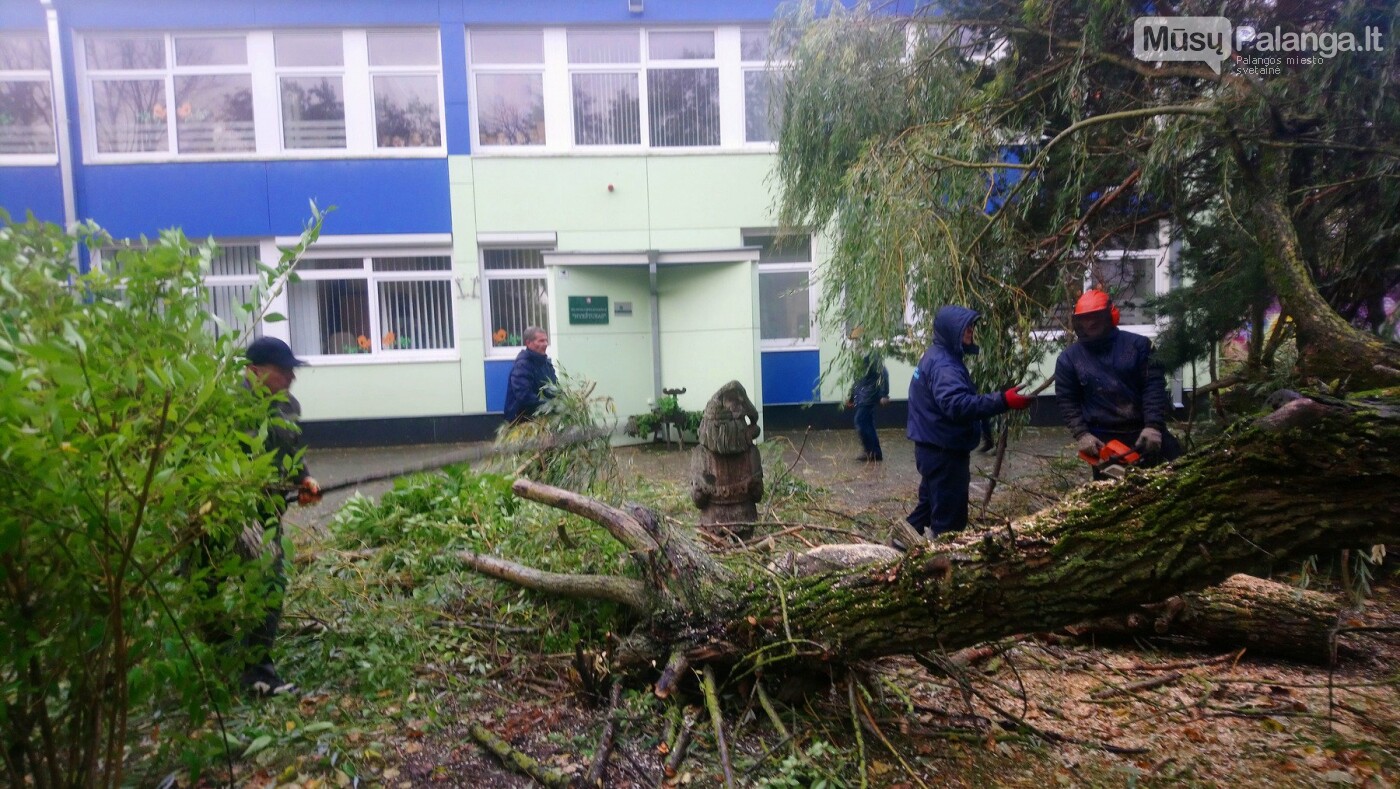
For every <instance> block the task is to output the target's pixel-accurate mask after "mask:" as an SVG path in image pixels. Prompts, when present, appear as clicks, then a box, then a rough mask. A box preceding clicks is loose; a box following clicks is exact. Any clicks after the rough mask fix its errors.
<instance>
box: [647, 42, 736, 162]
mask: <svg viewBox="0 0 1400 789" xmlns="http://www.w3.org/2000/svg"><path fill="white" fill-rule="evenodd" d="M647 55H648V62H649V63H650V64H651V66H652V67H651V68H648V69H647V120H648V121H649V124H648V125H649V126H650V131H651V135H650V136H651V145H652V147H653V148H672V147H693V146H701V145H719V69H718V68H716V67H715V34H714V31H712V30H698V31H685V32H656V31H653V32H650V33H648V34H647Z"/></svg>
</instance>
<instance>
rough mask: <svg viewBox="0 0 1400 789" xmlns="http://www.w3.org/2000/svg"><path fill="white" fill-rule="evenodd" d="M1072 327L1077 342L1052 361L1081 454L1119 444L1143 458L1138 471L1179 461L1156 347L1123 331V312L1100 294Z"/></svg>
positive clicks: (1080, 309)
mask: <svg viewBox="0 0 1400 789" xmlns="http://www.w3.org/2000/svg"><path fill="white" fill-rule="evenodd" d="M1073 325H1074V334H1075V337H1076V338H1077V341H1076V342H1075V343H1074V344H1072V345H1070V346H1069V347H1068V348H1066V349H1065V350H1064V351H1063V352H1061V353H1060V357H1059V358H1058V359H1057V360H1055V399H1056V401H1057V402H1058V404H1059V407H1060V417H1061V418H1062V419H1063V420H1064V422H1065V425H1066V426H1067V427H1068V428H1069V431H1070V433H1072V434H1073V435H1074V439H1075V442H1076V443H1077V444H1078V449H1079V451H1081V452H1086V453H1089V454H1091V455H1094V456H1097V455H1098V454H1099V451H1100V450H1101V449H1103V446H1104V444H1105V443H1106V442H1109V441H1113V440H1118V441H1121V442H1123V443H1124V444H1126V445H1128V446H1132V447H1134V448H1136V449H1137V450H1138V452H1140V453H1141V454H1142V458H1143V462H1142V463H1141V464H1140V465H1153V464H1155V463H1158V462H1160V461H1162V460H1171V459H1173V458H1175V457H1177V456H1178V455H1180V454H1181V445H1180V444H1179V443H1178V442H1177V440H1176V438H1175V437H1173V436H1172V435H1171V433H1169V432H1167V413H1168V411H1169V410H1170V404H1171V400H1170V398H1169V396H1168V394H1167V379H1166V371H1165V370H1164V369H1163V368H1162V365H1161V364H1160V363H1159V362H1158V361H1157V358H1156V355H1155V354H1154V353H1153V352H1152V341H1151V340H1149V339H1147V338H1146V337H1142V336H1140V335H1137V334H1133V333H1131V332H1126V331H1121V330H1120V329H1119V328H1118V308H1117V307H1115V306H1113V303H1112V301H1111V300H1110V299H1109V297H1108V294H1107V293H1104V292H1103V291H1101V290H1098V289H1097V288H1091V289H1089V290H1086V291H1084V295H1082V296H1080V297H1079V300H1078V301H1077V302H1076V303H1075V305H1074V318H1073ZM1095 476H1096V478H1097V472H1096V474H1095Z"/></svg>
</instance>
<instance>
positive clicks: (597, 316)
mask: <svg viewBox="0 0 1400 789" xmlns="http://www.w3.org/2000/svg"><path fill="white" fill-rule="evenodd" d="M607 322H608V297H607V296H570V297H569V323H571V324H573V323H585V324H587V323H607Z"/></svg>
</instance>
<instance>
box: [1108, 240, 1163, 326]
mask: <svg viewBox="0 0 1400 789" xmlns="http://www.w3.org/2000/svg"><path fill="white" fill-rule="evenodd" d="M1094 278H1095V281H1096V282H1097V283H1098V284H1099V286H1100V287H1102V288H1103V289H1104V290H1106V291H1108V293H1109V295H1110V296H1112V297H1113V303H1114V304H1116V305H1118V309H1119V311H1120V312H1121V313H1122V315H1121V320H1120V322H1121V323H1123V324H1126V325H1133V324H1145V323H1152V321H1153V319H1154V318H1155V317H1156V315H1155V313H1154V312H1153V310H1150V309H1148V308H1147V300H1148V299H1151V298H1153V297H1155V296H1156V295H1157V256H1156V255H1151V256H1140V257H1136V256H1135V257H1127V256H1125V257H1123V258H1120V259H1116V260H1115V259H1110V260H1100V261H1098V262H1097V263H1096V264H1095V265H1094Z"/></svg>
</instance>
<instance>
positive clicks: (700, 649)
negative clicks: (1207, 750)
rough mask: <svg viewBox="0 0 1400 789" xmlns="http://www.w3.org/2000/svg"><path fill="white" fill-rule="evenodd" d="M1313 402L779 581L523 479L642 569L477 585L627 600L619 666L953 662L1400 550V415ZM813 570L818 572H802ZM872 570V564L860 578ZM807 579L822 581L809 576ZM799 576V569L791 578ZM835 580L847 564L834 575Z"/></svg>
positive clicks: (492, 569) (797, 561)
mask: <svg viewBox="0 0 1400 789" xmlns="http://www.w3.org/2000/svg"><path fill="white" fill-rule="evenodd" d="M1386 394H1387V397H1388V399H1382V400H1368V401H1336V400H1326V401H1324V400H1323V399H1321V398H1318V399H1308V398H1298V399H1295V400H1293V401H1292V402H1289V403H1288V404H1287V405H1285V406H1284V407H1283V408H1281V409H1280V410H1278V411H1276V412H1275V413H1273V414H1271V415H1269V416H1267V417H1264V418H1262V419H1260V420H1257V421H1256V422H1255V423H1253V424H1251V425H1247V426H1241V427H1238V428H1236V429H1234V430H1233V431H1232V432H1231V433H1230V434H1229V435H1228V436H1227V437H1226V438H1225V439H1223V440H1222V441H1220V442H1219V443H1217V444H1216V445H1214V446H1212V447H1208V448H1207V449H1206V450H1205V451H1203V452H1201V453H1198V454H1195V455H1192V456H1188V457H1186V458H1183V459H1181V460H1179V461H1177V462H1175V463H1173V464H1171V465H1170V466H1168V467H1163V468H1159V469H1155V470H1151V471H1145V472H1133V473H1130V474H1129V475H1128V477H1127V478H1126V479H1125V480H1124V481H1122V482H1119V483H1116V484H1111V485H1109V484H1099V485H1093V486H1088V487H1086V488H1084V489H1081V490H1080V491H1078V492H1076V493H1075V494H1073V495H1072V496H1071V497H1069V498H1068V499H1067V500H1066V501H1064V502H1062V503H1061V504H1058V505H1056V506H1054V507H1052V508H1050V509H1047V510H1045V511H1042V512H1040V513H1037V514H1036V515H1033V516H1031V517H1029V518H1026V519H1023V520H1021V521H1019V522H1017V523H1015V524H1013V526H1012V527H1011V528H1010V529H999V530H996V531H994V532H986V533H974V534H965V535H962V536H960V537H959V538H958V539H957V540H955V541H954V542H951V543H939V544H936V545H929V546H920V547H918V548H915V549H914V550H911V551H910V552H909V553H908V554H897V553H894V552H893V550H892V549H886V550H885V551H882V550H878V549H872V546H860V549H861V551H862V552H863V553H864V556H863V557H862V558H861V559H860V560H859V561H858V562H855V563H851V564H842V563H841V562H834V563H833V562H831V561H828V560H830V559H833V558H834V557H837V556H839V555H840V554H841V553H842V552H843V551H844V550H846V549H843V548H841V547H838V546H825V547H824V548H822V549H818V550H817V551H813V552H811V553H812V554H813V555H815V554H819V553H820V554H822V555H821V556H820V557H819V558H818V560H817V561H816V562H815V564H814V563H813V556H812V555H808V556H806V557H794V561H792V562H788V563H782V564H781V565H779V566H774V567H766V568H765V567H757V566H743V567H738V566H728V565H725V564H721V563H720V562H719V561H718V560H717V559H715V558H714V557H712V556H710V555H709V554H708V553H707V552H705V550H704V549H703V548H702V547H701V546H700V545H698V543H697V542H696V541H695V540H694V539H693V536H692V535H691V533H690V532H689V531H688V530H684V529H670V528H667V527H665V526H664V525H663V524H660V523H659V522H658V521H657V520H656V519H655V518H654V517H653V516H652V515H651V514H650V513H649V512H648V511H647V510H645V509H643V508H639V507H633V508H631V509H630V510H629V511H623V510H619V509H615V508H612V507H608V506H605V505H602V504H600V503H599V502H596V501H593V500H591V499H587V498H584V497H581V496H577V495H576V494H572V493H569V492H568V491H562V490H559V489H556V488H550V487H547V486H542V485H538V484H536V483H533V482H530V481H528V480H519V481H517V482H516V484H515V491H516V493H517V494H518V495H520V496H523V497H525V498H529V499H533V500H536V501H542V502H545V503H549V504H551V505H553V506H556V507H560V508H562V509H566V510H569V511H571V512H575V513H578V514H581V515H583V516H585V517H589V518H591V519H593V520H595V521H596V522H598V523H600V524H602V525H603V526H604V527H606V528H607V529H608V530H609V531H610V532H611V533H612V534H613V536H614V537H615V538H617V539H618V540H619V541H620V542H622V543H623V544H624V545H626V546H627V547H628V548H630V549H631V550H632V551H633V552H634V555H635V556H636V558H637V560H638V561H637V566H638V567H639V568H640V569H641V575H642V579H641V580H637V581H631V582H629V584H628V593H627V594H621V595H620V594H618V593H617V587H616V586H614V585H610V584H608V585H605V584H602V583H597V584H596V586H597V589H596V590H593V591H590V590H589V589H588V588H584V587H582V586H580V585H579V584H577V583H572V584H570V585H568V586H567V587H565V586H556V585H555V584H554V583H553V581H552V580H551V579H550V578H549V577H547V576H544V575H542V574H538V573H534V572H533V571H528V568H519V566H518V565H514V566H513V567H514V568H516V569H510V567H511V563H509V562H504V561H502V560H500V559H496V558H490V557H481V556H477V555H475V554H465V555H463V556H462V558H463V560H464V561H466V562H467V563H468V564H470V565H471V566H473V567H474V568H476V569H477V570H479V571H481V572H483V573H486V574H489V575H495V576H497V577H502V578H508V579H510V580H512V581H513V582H516V583H520V584H523V585H526V586H529V587H531V588H535V589H540V590H543V591H560V592H565V593H567V594H569V595H572V596H580V597H597V598H600V599H610V600H615V601H619V602H624V603H626V604H627V605H629V607H631V608H632V609H633V610H634V611H636V612H637V613H639V614H641V615H642V624H641V625H640V626H639V627H638V628H637V629H636V630H635V631H634V632H633V634H632V635H631V636H630V637H629V638H627V639H625V640H624V641H623V643H622V645H621V647H620V648H619V649H618V650H617V651H616V652H615V654H614V655H613V658H614V661H615V662H616V663H617V664H618V665H619V667H620V668H627V667H629V666H631V667H644V666H658V667H659V666H661V665H664V664H666V663H668V657H670V658H672V659H676V658H679V659H680V661H679V662H684V663H688V664H689V665H691V666H699V665H701V664H704V663H714V662H718V663H722V664H740V663H745V664H749V665H751V666H756V667H763V666H771V665H772V664H774V663H779V662H784V661H794V662H796V663H798V664H799V665H797V666H792V665H789V666H788V667H787V668H789V669H794V668H802V667H810V662H811V661H812V660H813V659H815V660H817V661H820V662H821V663H827V664H845V663H850V662H854V661H858V660H864V659H869V658H875V657H881V656H886V655H895V654H908V653H919V652H925V651H931V650H954V649H958V648H961V647H965V646H969V645H972V644H976V643H980V642H984V641H988V640H991V639H995V638H1000V637H1003V636H1007V635H1012V634H1016V633H1027V632H1039V631H1045V630H1053V629H1056V628H1060V627H1065V626H1067V625H1071V624H1074V623H1077V622H1084V621H1087V620H1091V619H1094V618H1096V617H1102V616H1105V615H1113V614H1124V613H1128V612H1131V611H1133V610H1134V609H1135V608H1136V607H1138V606H1141V605H1144V604H1150V603H1155V602H1159V601H1162V600H1165V599H1167V598H1169V597H1172V596H1174V595H1178V594H1181V593H1182V592H1188V591H1194V590H1199V589H1203V588H1205V587H1208V586H1212V585H1214V584H1218V583H1220V582H1221V581H1224V580H1225V579H1226V578H1228V577H1230V576H1231V575H1233V574H1235V573H1239V572H1247V571H1250V570H1258V569H1260V568H1263V567H1268V566H1269V565H1271V564H1275V563H1277V562H1279V561H1280V560H1282V559H1285V558H1288V557H1297V556H1303V555H1307V554H1310V553H1317V552H1322V551H1325V550H1330V549H1335V548H1342V547H1350V546H1364V545H1371V544H1374V543H1379V542H1387V541H1392V542H1393V541H1395V540H1396V539H1397V538H1400V517H1397V514H1400V409H1397V407H1396V404H1395V400H1394V398H1395V397H1396V395H1397V394H1400V393H1396V392H1388V393H1386ZM803 559H805V560H806V561H805V563H804V561H803ZM860 562H864V563H860ZM804 564H805V566H806V567H807V568H808V569H807V570H805V571H799V570H798V569H797V568H799V567H802V566H804ZM784 567H786V569H784ZM828 568H834V569H828Z"/></svg>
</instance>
